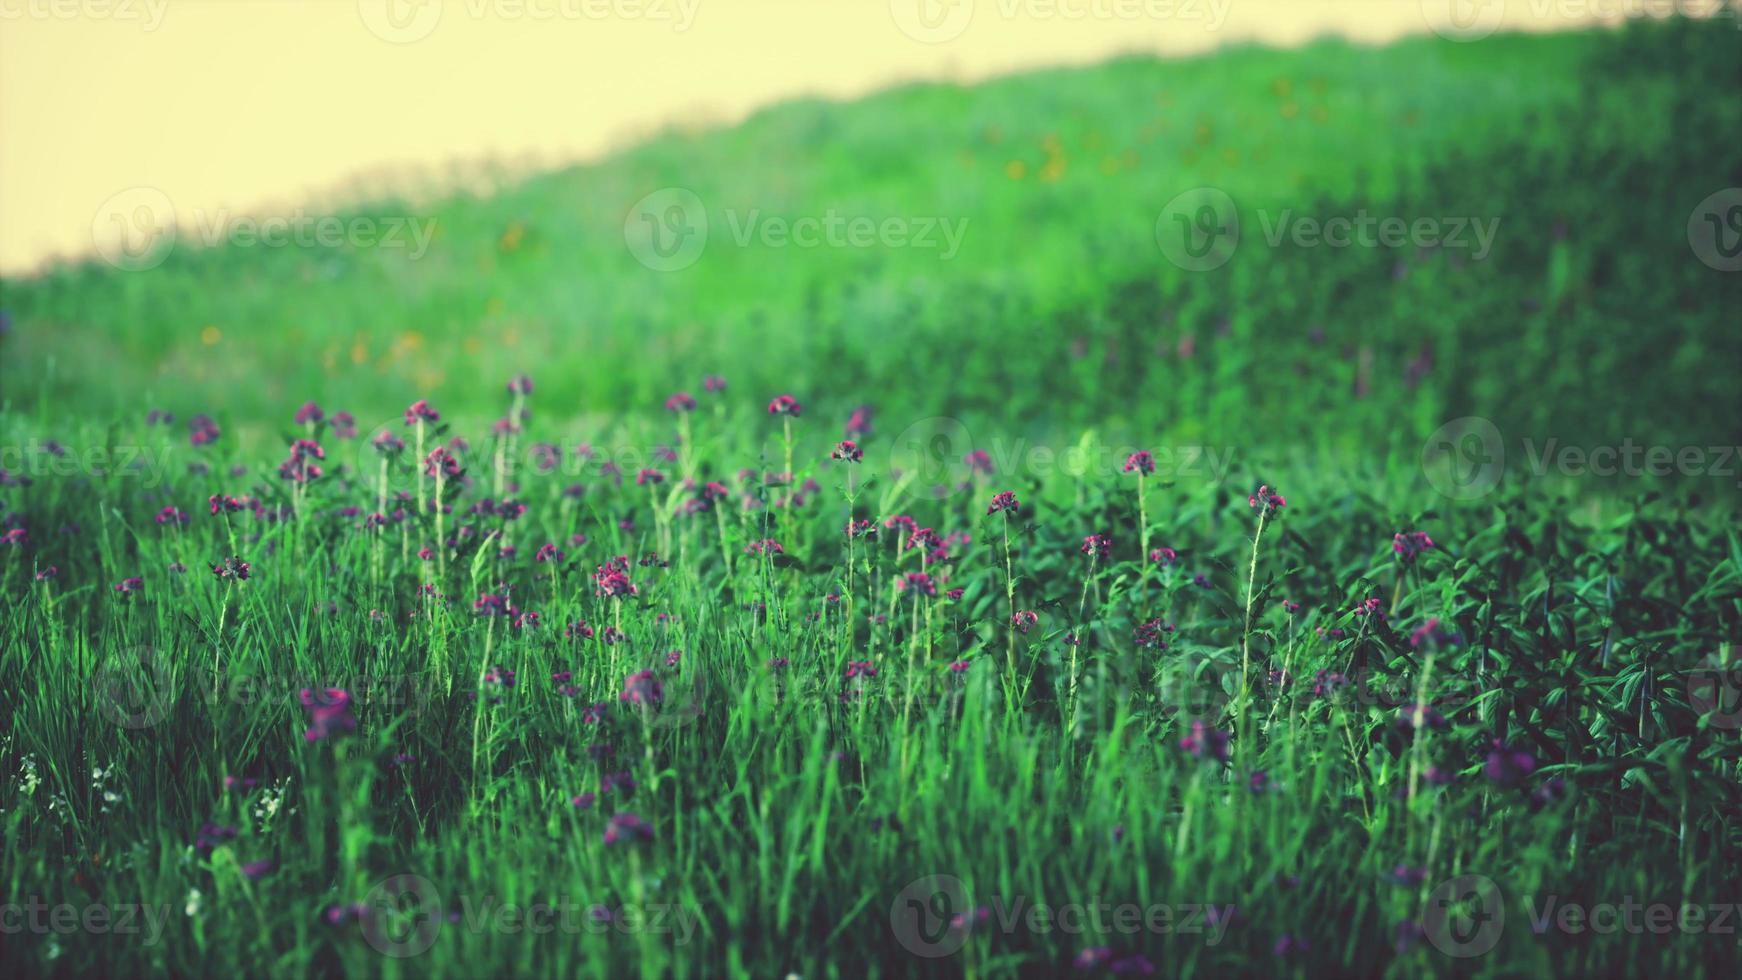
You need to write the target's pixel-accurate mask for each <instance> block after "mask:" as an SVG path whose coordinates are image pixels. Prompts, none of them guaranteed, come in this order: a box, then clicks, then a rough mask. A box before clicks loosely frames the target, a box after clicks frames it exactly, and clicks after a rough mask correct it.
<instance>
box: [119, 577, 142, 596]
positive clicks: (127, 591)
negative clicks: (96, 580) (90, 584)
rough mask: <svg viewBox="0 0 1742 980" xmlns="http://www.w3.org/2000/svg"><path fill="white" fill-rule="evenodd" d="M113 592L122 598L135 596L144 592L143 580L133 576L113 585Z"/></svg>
mask: <svg viewBox="0 0 1742 980" xmlns="http://www.w3.org/2000/svg"><path fill="white" fill-rule="evenodd" d="M115 591H116V592H119V593H120V594H121V595H123V596H129V595H137V594H139V593H141V592H144V591H145V580H144V579H142V578H140V577H139V576H137V575H135V576H133V577H132V578H124V579H122V580H121V581H119V582H116V583H115Z"/></svg>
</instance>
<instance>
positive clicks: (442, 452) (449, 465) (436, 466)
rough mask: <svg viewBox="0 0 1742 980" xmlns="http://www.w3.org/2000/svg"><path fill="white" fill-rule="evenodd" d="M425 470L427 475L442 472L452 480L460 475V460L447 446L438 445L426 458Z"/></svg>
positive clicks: (441, 473)
mask: <svg viewBox="0 0 1742 980" xmlns="http://www.w3.org/2000/svg"><path fill="white" fill-rule="evenodd" d="M423 472H424V475H425V476H430V477H433V476H435V475H437V474H440V475H442V476H444V477H447V478H448V479H450V480H452V479H455V478H457V477H458V476H459V475H460V472H461V470H460V461H459V460H458V459H457V458H455V456H454V454H453V453H450V452H448V451H447V448H446V447H443V446H437V447H435V449H433V450H431V451H430V454H429V455H428V456H427V457H425V458H424V461H423Z"/></svg>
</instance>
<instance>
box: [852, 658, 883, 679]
mask: <svg viewBox="0 0 1742 980" xmlns="http://www.w3.org/2000/svg"><path fill="white" fill-rule="evenodd" d="M847 676H848V677H850V678H851V677H876V676H877V668H876V667H875V666H874V665H873V664H872V663H871V661H869V660H849V661H847Z"/></svg>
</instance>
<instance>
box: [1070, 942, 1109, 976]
mask: <svg viewBox="0 0 1742 980" xmlns="http://www.w3.org/2000/svg"><path fill="white" fill-rule="evenodd" d="M1112 961H1113V947H1111V946H1090V947H1089V948H1087V949H1085V950H1083V951H1082V952H1080V953H1078V954H1077V956H1076V959H1074V960H1072V961H1071V962H1072V964H1073V965H1075V966H1076V968H1077V969H1079V970H1082V971H1084V972H1085V973H1087V972H1090V971H1093V970H1097V969H1100V968H1101V967H1103V966H1106V965H1107V964H1109V963H1111V962H1112Z"/></svg>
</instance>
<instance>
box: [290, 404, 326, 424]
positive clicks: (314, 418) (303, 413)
mask: <svg viewBox="0 0 1742 980" xmlns="http://www.w3.org/2000/svg"><path fill="white" fill-rule="evenodd" d="M326 417H327V413H325V412H323V411H321V407H320V406H319V405H316V404H315V403H314V402H303V403H302V407H301V408H299V409H297V410H296V424H297V425H308V424H309V423H310V422H319V421H321V420H323V419H325V418H326Z"/></svg>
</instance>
